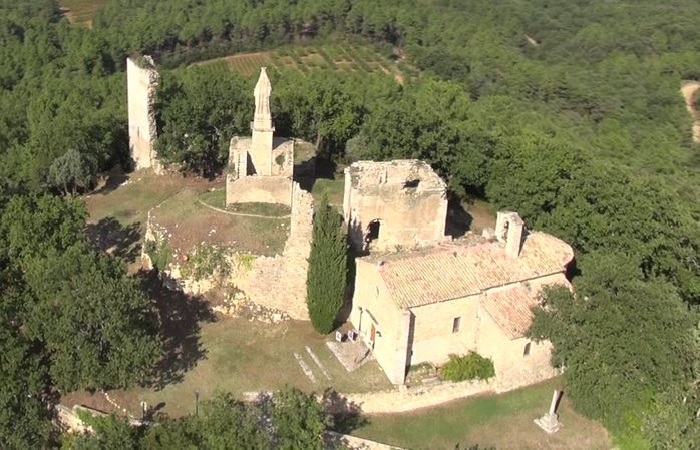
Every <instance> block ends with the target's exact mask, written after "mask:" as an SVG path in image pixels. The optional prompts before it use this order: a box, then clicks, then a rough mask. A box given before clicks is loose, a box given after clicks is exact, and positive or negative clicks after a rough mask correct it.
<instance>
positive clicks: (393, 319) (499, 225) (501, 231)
mask: <svg viewBox="0 0 700 450" xmlns="http://www.w3.org/2000/svg"><path fill="white" fill-rule="evenodd" d="M488 234H489V233H486V236H475V235H468V236H467V238H465V239H462V240H461V241H454V242H449V243H443V244H436V245H434V246H432V247H429V248H424V249H420V250H414V251H406V252H398V253H393V254H383V255H374V254H373V255H370V256H366V257H363V258H359V259H357V260H356V263H357V266H356V267H357V273H356V283H355V292H354V296H353V307H352V312H351V315H350V320H351V322H352V323H353V325H354V326H355V327H356V328H357V329H358V330H359V332H360V335H361V336H362V338H363V339H364V340H365V342H366V343H367V344H368V345H369V346H370V347H371V348H372V349H373V353H374V355H375V357H376V359H377V361H378V362H379V364H380V365H381V367H382V368H383V369H384V371H385V372H386V374H387V376H388V377H389V379H390V380H391V381H392V382H393V383H395V384H403V383H404V380H405V375H406V371H407V368H408V367H409V366H411V365H416V364H420V363H424V362H430V363H433V364H437V365H440V364H442V363H444V362H446V361H447V360H448V355H449V354H459V355H463V354H466V353H467V352H468V351H469V350H473V351H475V352H477V353H479V354H480V355H482V356H485V357H489V358H491V359H492V360H493V363H494V368H495V370H496V382H497V383H498V386H499V390H507V389H513V388H516V387H519V386H524V385H527V384H531V383H534V382H537V381H541V380H543V379H547V378H550V377H552V376H554V375H555V374H556V372H555V370H554V369H553V368H552V367H551V365H550V356H551V344H550V343H549V342H539V343H536V342H531V341H530V340H529V339H527V338H526V337H525V336H524V333H525V332H526V331H527V329H528V328H529V326H530V324H531V322H532V318H533V314H532V311H531V308H532V307H533V306H536V305H537V298H538V295H539V293H540V291H541V289H542V287H543V286H545V285H551V284H560V285H564V286H567V287H570V284H569V282H568V280H567V279H566V276H565V272H566V268H567V265H568V264H569V263H570V262H571V260H572V259H573V256H574V253H573V250H572V248H571V247H570V246H569V245H568V244H566V243H565V242H563V241H562V240H560V239H557V238H556V237H554V236H551V235H548V234H546V233H541V232H527V231H526V230H525V229H524V227H523V222H522V220H521V219H520V217H519V216H518V215H517V214H516V213H511V212H499V213H498V218H497V222H496V230H495V233H493V232H491V233H490V234H491V235H490V236H489V235H488Z"/></svg>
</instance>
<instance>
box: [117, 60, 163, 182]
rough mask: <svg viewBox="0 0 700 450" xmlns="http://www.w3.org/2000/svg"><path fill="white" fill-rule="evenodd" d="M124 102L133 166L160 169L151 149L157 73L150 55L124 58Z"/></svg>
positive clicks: (154, 127)
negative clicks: (127, 116) (125, 89)
mask: <svg viewBox="0 0 700 450" xmlns="http://www.w3.org/2000/svg"><path fill="white" fill-rule="evenodd" d="M126 79H127V103H128V110H129V151H130V155H131V159H132V161H133V164H134V168H135V169H144V168H153V169H154V171H155V172H156V173H159V172H161V171H162V165H161V164H160V162H159V160H158V157H157V155H156V151H155V147H154V145H155V140H156V119H155V111H154V102H155V94H156V88H157V87H158V83H159V82H160V76H159V75H158V72H157V71H156V69H155V67H154V64H153V59H151V58H150V57H149V56H144V57H142V58H140V60H139V61H136V60H134V59H131V58H127V60H126Z"/></svg>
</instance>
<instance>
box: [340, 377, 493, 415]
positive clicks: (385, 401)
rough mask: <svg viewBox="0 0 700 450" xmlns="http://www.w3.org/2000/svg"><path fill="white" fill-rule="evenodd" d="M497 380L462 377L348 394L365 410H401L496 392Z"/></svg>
mask: <svg viewBox="0 0 700 450" xmlns="http://www.w3.org/2000/svg"><path fill="white" fill-rule="evenodd" d="M496 392H497V387H496V381H495V380H489V381H462V382H459V383H437V384H433V385H426V386H412V387H404V386H400V387H398V388H397V389H396V390H391V391H380V392H370V393H367V394H348V395H347V398H348V400H349V401H351V402H354V403H356V404H357V405H358V406H359V407H360V408H361V409H362V412H363V413H365V414H381V413H400V412H407V411H412V410H414V409H419V408H426V407H429V406H435V405H439V404H441V403H446V402H449V401H451V400H456V399H459V398H464V397H470V396H472V395H477V394H483V393H496Z"/></svg>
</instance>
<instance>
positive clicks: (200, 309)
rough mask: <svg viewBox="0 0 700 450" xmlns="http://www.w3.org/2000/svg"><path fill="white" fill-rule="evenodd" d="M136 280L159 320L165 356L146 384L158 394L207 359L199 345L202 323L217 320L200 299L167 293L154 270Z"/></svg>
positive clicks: (205, 303) (142, 274) (176, 293)
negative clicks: (139, 282) (146, 295)
mask: <svg viewBox="0 0 700 450" xmlns="http://www.w3.org/2000/svg"><path fill="white" fill-rule="evenodd" d="M139 276H140V277H141V280H142V286H143V289H144V291H145V292H147V293H148V295H149V297H150V298H151V299H152V300H153V303H154V305H155V307H156V310H157V313H158V317H159V320H160V331H161V338H162V339H163V348H164V356H163V358H162V360H161V361H160V362H159V363H158V365H157V366H156V367H155V369H154V371H153V374H152V377H151V379H150V381H149V383H148V384H149V386H150V387H153V388H155V389H157V390H160V389H163V388H164V387H165V386H166V385H168V384H173V383H179V382H181V381H182V380H183V379H184V377H185V373H187V371H189V370H191V369H192V368H194V367H195V366H196V365H197V363H198V362H199V361H200V360H202V359H204V358H206V353H207V351H206V349H205V348H204V347H203V346H202V342H201V322H203V321H206V322H214V321H216V316H215V314H214V312H213V311H212V310H211V308H210V306H209V304H208V303H207V302H206V301H205V300H204V298H202V297H201V296H196V295H188V294H185V293H184V292H181V291H171V290H169V289H167V288H166V287H165V286H164V284H165V283H164V282H163V280H161V278H160V277H159V276H158V275H157V273H156V271H155V270H152V271H149V272H145V271H142V272H139ZM166 281H168V280H166Z"/></svg>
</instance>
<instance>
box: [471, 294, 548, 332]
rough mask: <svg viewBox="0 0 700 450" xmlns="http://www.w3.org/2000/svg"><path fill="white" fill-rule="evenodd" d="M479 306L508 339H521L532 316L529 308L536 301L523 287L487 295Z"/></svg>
mask: <svg viewBox="0 0 700 450" xmlns="http://www.w3.org/2000/svg"><path fill="white" fill-rule="evenodd" d="M481 305H482V306H483V307H484V309H485V310H486V312H487V313H489V315H490V316H491V318H493V321H494V322H496V325H498V328H500V329H501V330H502V331H503V333H504V334H505V335H506V336H508V337H509V338H510V339H515V338H518V337H522V336H523V334H524V333H525V331H527V329H528V328H529V327H530V324H531V323H532V318H533V317H534V315H533V314H532V311H531V309H530V308H532V307H533V306H535V305H537V300H536V299H535V297H534V296H533V295H532V293H531V292H530V291H529V290H528V289H527V288H526V287H525V286H523V285H521V284H518V285H516V286H515V287H512V288H506V289H500V290H497V291H495V292H493V293H491V292H489V293H487V294H486V295H485V296H484V298H483V300H482V302H481Z"/></svg>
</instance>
